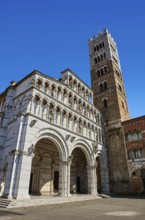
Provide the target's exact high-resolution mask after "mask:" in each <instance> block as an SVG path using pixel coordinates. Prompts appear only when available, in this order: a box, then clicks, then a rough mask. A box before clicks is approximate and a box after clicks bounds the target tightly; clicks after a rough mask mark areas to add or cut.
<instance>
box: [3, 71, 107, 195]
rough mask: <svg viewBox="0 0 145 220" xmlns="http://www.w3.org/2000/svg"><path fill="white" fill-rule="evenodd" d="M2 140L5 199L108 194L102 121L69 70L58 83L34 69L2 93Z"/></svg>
mask: <svg viewBox="0 0 145 220" xmlns="http://www.w3.org/2000/svg"><path fill="white" fill-rule="evenodd" d="M0 138H1V139H0V140H1V142H0V145H1V148H0V150H1V151H0V159H1V160H0V162H1V165H0V167H1V170H0V180H1V196H2V197H4V198H15V199H20V198H29V196H30V195H31V194H33V195H34V194H35V195H61V196H70V195H71V194H76V193H83V194H92V195H97V193H98V190H100V191H101V192H104V193H108V192H109V177H108V162H107V153H106V146H105V143H104V125H103V117H102V114H101V112H100V111H99V110H98V109H97V108H96V107H95V106H94V105H93V92H92V90H91V89H90V88H89V86H87V85H86V84H85V83H84V82H83V81H82V80H80V79H79V78H78V77H77V76H76V75H75V74H74V73H73V72H72V71H71V70H70V69H66V70H65V71H63V72H62V77H61V78H60V79H59V80H57V79H54V78H51V77H48V76H46V75H44V74H42V73H40V72H38V71H34V72H32V73H31V74H29V75H28V76H26V77H25V78H24V79H22V80H21V81H20V82H18V83H15V82H11V85H10V87H9V88H8V89H7V90H6V91H5V92H4V93H3V94H1V137H0ZM97 176H98V177H97Z"/></svg>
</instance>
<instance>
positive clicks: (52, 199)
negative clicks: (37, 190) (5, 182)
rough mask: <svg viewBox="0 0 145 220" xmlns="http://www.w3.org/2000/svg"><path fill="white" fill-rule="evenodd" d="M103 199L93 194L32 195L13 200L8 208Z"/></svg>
mask: <svg viewBox="0 0 145 220" xmlns="http://www.w3.org/2000/svg"><path fill="white" fill-rule="evenodd" d="M93 199H102V197H100V196H97V195H96V196H91V195H72V196H70V197H61V196H31V198H30V199H25V200H23V199H22V200H16V199H15V200H12V202H11V203H10V205H9V207H8V208H16V207H28V206H39V205H50V204H51V205H52V204H62V203H69V202H78V201H85V200H93Z"/></svg>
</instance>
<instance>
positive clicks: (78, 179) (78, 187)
mask: <svg viewBox="0 0 145 220" xmlns="http://www.w3.org/2000/svg"><path fill="white" fill-rule="evenodd" d="M80 192H81V191H80V176H77V193H80Z"/></svg>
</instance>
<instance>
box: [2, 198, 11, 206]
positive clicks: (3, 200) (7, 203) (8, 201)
mask: <svg viewBox="0 0 145 220" xmlns="http://www.w3.org/2000/svg"><path fill="white" fill-rule="evenodd" d="M10 203H11V200H8V199H4V198H0V208H8V206H9V205H10Z"/></svg>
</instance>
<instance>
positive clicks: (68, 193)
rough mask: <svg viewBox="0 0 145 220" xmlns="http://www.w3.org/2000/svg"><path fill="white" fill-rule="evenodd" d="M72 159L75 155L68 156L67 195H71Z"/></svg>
mask: <svg viewBox="0 0 145 220" xmlns="http://www.w3.org/2000/svg"><path fill="white" fill-rule="evenodd" d="M72 160H73V156H72V155H71V156H69V157H68V165H67V166H68V167H67V196H71V194H70V177H71V173H70V171H71V169H70V168H71V163H72Z"/></svg>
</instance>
